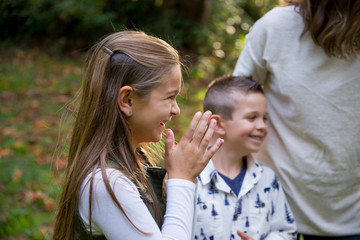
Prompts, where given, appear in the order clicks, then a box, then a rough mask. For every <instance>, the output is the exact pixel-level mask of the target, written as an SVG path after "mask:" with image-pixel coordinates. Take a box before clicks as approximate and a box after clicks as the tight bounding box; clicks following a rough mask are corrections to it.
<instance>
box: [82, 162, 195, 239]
mask: <svg viewBox="0 0 360 240" xmlns="http://www.w3.org/2000/svg"><path fill="white" fill-rule="evenodd" d="M106 172H107V176H108V178H109V182H110V186H111V187H112V189H113V191H114V193H115V196H116V198H117V199H118V201H119V202H120V204H121V206H122V207H123V209H124V211H125V212H126V214H127V216H128V217H129V218H130V220H131V221H132V223H133V224H134V225H135V226H136V227H138V228H139V229H140V230H142V231H143V232H146V233H149V235H146V234H143V233H141V232H139V231H138V230H136V229H135V228H134V227H133V226H132V225H131V223H130V222H129V221H128V220H127V219H126V217H125V215H124V214H123V213H122V212H121V211H120V209H119V208H118V207H117V206H116V205H115V204H114V202H113V200H112V199H111V197H110V195H109V193H108V191H107V190H106V188H105V184H104V181H103V178H102V176H101V172H100V171H99V172H97V173H96V174H95V177H94V184H93V186H94V189H93V198H92V199H93V203H92V208H93V210H92V216H91V218H92V232H93V234H94V235H100V234H103V235H105V237H106V238H107V239H111V240H115V239H137V240H161V239H164V240H165V239H172V240H176V239H178V240H186V239H190V236H191V227H192V226H191V224H192V219H193V213H194V196H195V184H194V183H192V182H190V181H187V180H182V179H169V180H167V184H166V186H167V193H166V194H167V200H166V213H165V217H164V224H163V226H162V229H161V230H160V229H159V227H158V226H157V224H156V222H155V220H154V219H153V217H152V215H151V213H150V212H149V210H148V208H147V207H146V205H145V204H144V202H143V200H142V199H141V197H140V193H139V191H138V190H137V187H136V186H135V185H134V183H133V182H132V181H130V180H129V179H128V178H127V177H125V176H124V175H123V174H122V173H121V172H120V171H118V170H115V169H110V168H109V169H106ZM90 176H91V174H90V175H88V177H87V178H86V179H85V180H84V182H83V184H82V186H81V189H82V190H83V191H82V192H80V193H81V194H80V202H79V212H80V216H81V218H82V220H83V223H84V225H85V227H86V229H87V230H88V231H89V190H90V184H86V183H87V182H88V180H89V178H90Z"/></svg>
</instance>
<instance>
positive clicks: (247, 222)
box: [245, 217, 250, 228]
mask: <svg viewBox="0 0 360 240" xmlns="http://www.w3.org/2000/svg"><path fill="white" fill-rule="evenodd" d="M249 227H250V222H249V217H246V221H245V228H249Z"/></svg>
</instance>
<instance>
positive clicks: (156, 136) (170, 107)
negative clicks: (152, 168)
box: [129, 66, 181, 147]
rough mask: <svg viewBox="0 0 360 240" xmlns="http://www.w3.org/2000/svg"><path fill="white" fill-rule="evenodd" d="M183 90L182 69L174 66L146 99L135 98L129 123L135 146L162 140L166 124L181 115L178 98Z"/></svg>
mask: <svg viewBox="0 0 360 240" xmlns="http://www.w3.org/2000/svg"><path fill="white" fill-rule="evenodd" d="M180 89H181V69H180V66H174V67H173V68H172V69H171V71H169V72H168V73H167V74H165V75H164V76H163V77H162V79H161V81H160V84H159V85H158V86H157V87H155V88H154V89H153V90H152V91H151V94H150V96H149V98H146V99H140V98H137V97H136V96H135V98H134V102H133V107H132V112H133V114H132V116H131V117H130V118H129V123H130V126H131V129H132V138H133V146H134V147H136V146H137V145H138V144H139V143H143V142H158V141H160V140H161V137H162V132H163V131H164V130H165V124H166V123H167V122H169V121H170V120H171V117H172V116H176V115H179V114H180V109H179V106H178V104H177V102H176V97H177V95H178V94H179V92H180Z"/></svg>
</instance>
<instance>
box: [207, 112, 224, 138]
mask: <svg viewBox="0 0 360 240" xmlns="http://www.w3.org/2000/svg"><path fill="white" fill-rule="evenodd" d="M210 119H215V120H216V126H215V129H214V132H215V133H216V134H219V135H225V133H226V131H225V128H224V119H223V118H222V117H221V116H220V115H218V114H213V115H212V116H211V118H210Z"/></svg>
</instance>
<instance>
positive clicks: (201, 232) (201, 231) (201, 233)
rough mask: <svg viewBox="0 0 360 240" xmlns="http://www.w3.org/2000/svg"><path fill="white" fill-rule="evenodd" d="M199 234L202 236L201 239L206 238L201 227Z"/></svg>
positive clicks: (204, 239)
mask: <svg viewBox="0 0 360 240" xmlns="http://www.w3.org/2000/svg"><path fill="white" fill-rule="evenodd" d="M200 236H203V237H204V238H203V240H206V239H207V238H206V236H205V233H204V229H203V228H200Z"/></svg>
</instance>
